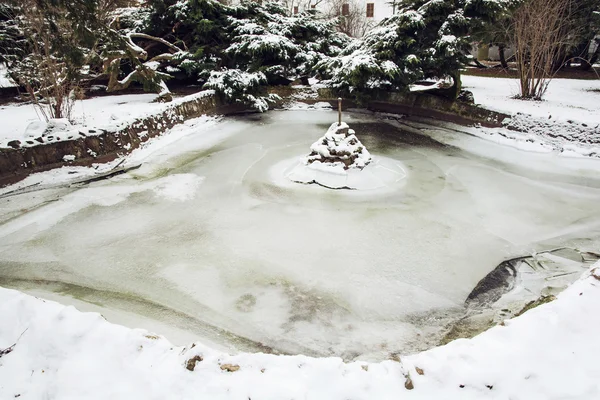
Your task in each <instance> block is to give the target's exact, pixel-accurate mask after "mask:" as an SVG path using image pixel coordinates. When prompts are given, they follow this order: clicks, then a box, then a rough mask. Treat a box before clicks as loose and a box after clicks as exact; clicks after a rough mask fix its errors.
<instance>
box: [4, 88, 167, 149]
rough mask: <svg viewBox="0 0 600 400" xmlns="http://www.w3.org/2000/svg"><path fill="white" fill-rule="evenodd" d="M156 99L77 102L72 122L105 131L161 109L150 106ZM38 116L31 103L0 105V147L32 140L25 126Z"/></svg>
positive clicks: (158, 105)
mask: <svg viewBox="0 0 600 400" xmlns="http://www.w3.org/2000/svg"><path fill="white" fill-rule="evenodd" d="M156 97H157V96H156V94H134V95H119V96H102V97H95V98H91V99H86V100H83V101H78V102H76V103H75V107H74V109H73V119H74V122H75V123H76V124H77V125H79V126H81V127H88V128H93V127H98V128H102V129H109V128H111V127H118V126H122V125H124V124H125V123H127V122H131V121H132V120H134V119H136V118H139V117H143V116H144V115H148V114H151V113H154V112H158V111H160V110H162V109H164V107H165V105H164V104H162V103H153V100H154V99H156ZM40 117H41V116H40V115H39V114H38V111H37V110H36V108H35V107H34V106H33V105H31V104H21V105H17V104H10V105H7V106H0V121H2V129H1V130H0V147H7V143H8V142H9V141H11V140H20V141H21V142H22V143H23V144H24V143H25V141H26V140H32V139H33V138H32V137H28V133H27V127H28V126H29V125H30V124H32V123H34V124H35V123H41V118H40ZM36 133H37V132H36Z"/></svg>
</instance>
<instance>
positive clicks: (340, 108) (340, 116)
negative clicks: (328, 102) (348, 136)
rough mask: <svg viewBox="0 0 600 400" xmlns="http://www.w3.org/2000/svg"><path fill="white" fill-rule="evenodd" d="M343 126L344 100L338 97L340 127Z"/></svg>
mask: <svg viewBox="0 0 600 400" xmlns="http://www.w3.org/2000/svg"><path fill="white" fill-rule="evenodd" d="M340 125H342V98H341V97H338V126H340Z"/></svg>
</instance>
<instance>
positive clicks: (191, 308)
mask: <svg viewBox="0 0 600 400" xmlns="http://www.w3.org/2000/svg"><path fill="white" fill-rule="evenodd" d="M346 119H347V122H348V123H349V124H350V126H352V127H353V129H355V130H356V131H357V132H361V134H360V138H361V141H362V142H363V143H364V144H365V146H366V147H367V148H368V149H369V150H370V152H371V153H372V154H373V156H374V157H375V158H378V157H380V158H386V159H390V160H395V161H397V162H398V163H399V164H400V165H402V166H403V168H405V170H406V178H405V179H402V180H401V185H400V186H401V187H398V188H397V189H398V190H390V191H384V192H378V191H365V192H360V191H333V190H328V189H325V188H322V187H319V186H316V185H298V184H294V183H292V182H290V181H289V180H287V184H282V181H286V179H284V171H285V168H287V167H289V165H290V164H289V162H288V161H289V160H296V161H297V160H298V158H299V157H301V156H302V155H304V154H305V153H306V149H307V148H308V146H309V145H310V144H311V143H313V142H314V141H315V140H316V139H317V138H318V137H320V136H321V135H322V134H323V132H324V131H325V130H326V129H327V127H328V126H329V125H330V123H331V121H332V120H335V112H322V111H320V112H311V111H293V112H292V111H285V112H271V113H268V114H263V115H260V116H248V117H240V118H238V119H226V120H224V121H222V122H221V123H218V124H216V125H213V126H211V128H210V130H209V131H207V130H202V129H200V128H198V132H197V134H195V135H187V136H182V137H181V138H180V139H179V140H178V141H177V142H174V143H173V144H171V145H170V146H168V147H165V148H162V149H161V150H160V151H156V152H155V153H154V154H152V155H151V156H150V158H149V159H148V162H147V163H146V164H144V165H143V166H142V168H140V169H139V170H136V171H132V172H129V173H128V174H125V175H121V176H119V177H115V178H113V179H111V180H108V181H101V182H95V183H92V184H89V185H87V186H85V187H82V188H70V189H68V190H67V189H62V191H60V192H58V194H57V195H56V197H54V198H51V196H50V195H42V194H41V193H44V192H32V193H24V194H21V195H18V196H12V197H7V198H3V199H0V207H1V209H2V210H8V211H10V216H9V217H4V216H2V218H1V219H0V221H3V224H2V225H1V226H0V285H8V286H13V287H25V288H29V289H31V288H32V287H33V286H36V285H47V284H50V283H52V282H54V283H60V284H61V285H63V284H68V285H69V286H68V287H69V288H71V289H69V291H68V292H65V293H63V294H64V295H66V296H72V297H74V298H77V299H82V300H84V301H85V300H86V299H87V300H88V301H90V302H94V303H96V304H98V305H100V306H102V305H104V306H107V307H109V308H115V309H117V308H119V307H121V309H122V310H123V311H130V306H131V305H132V304H134V305H135V312H136V313H139V314H140V315H143V316H144V317H147V318H150V319H154V320H158V321H162V322H167V323H172V322H173V321H174V320H173V319H172V318H173V315H178V316H181V318H178V319H177V320H176V321H175V322H174V323H177V324H180V323H181V322H182V321H184V320H186V319H187V320H189V321H191V323H190V324H188V325H178V328H181V329H184V330H190V331H192V332H194V333H196V334H197V335H199V339H201V338H202V337H203V336H206V337H207V338H208V339H209V340H211V341H213V342H219V343H221V344H224V345H225V346H230V347H232V348H242V347H243V346H242V345H240V343H242V342H243V340H249V341H252V342H254V343H256V344H257V346H256V348H257V349H260V346H268V347H271V348H273V349H274V350H278V351H284V352H289V353H304V354H315V355H327V354H336V355H341V356H343V357H346V358H353V357H355V356H359V355H360V356H361V357H362V358H372V359H373V358H382V357H386V356H387V355H388V354H389V353H390V352H393V351H403V352H405V353H406V352H411V351H416V350H419V349H422V348H426V347H429V346H431V345H432V344H435V343H436V340H437V337H436V334H437V333H438V332H439V329H440V327H441V326H443V325H444V324H445V323H446V321H447V317H449V316H452V315H455V314H456V313H460V312H462V310H463V302H464V300H465V299H466V297H467V295H468V294H469V292H470V291H471V290H472V289H473V287H474V286H475V285H476V283H477V282H478V281H479V280H480V279H481V278H482V277H483V276H485V275H486V274H487V273H488V272H490V271H491V270H492V269H493V268H495V267H496V266H497V265H498V264H499V263H500V261H502V260H503V259H505V258H509V257H512V256H516V255H522V254H523V253H527V252H531V251H535V250H538V251H539V250H544V249H547V248H550V247H557V246H558V245H563V244H567V245H571V246H579V247H583V248H586V247H588V248H590V249H596V250H597V248H598V243H599V241H598V237H599V236H600V215H599V214H598V204H599V203H598V202H599V200H600V179H599V178H598V177H599V176H600V175H599V174H598V172H599V170H600V164H599V163H598V162H597V161H594V160H579V159H575V160H573V159H565V158H561V157H557V156H556V155H553V154H543V153H535V154H532V153H525V152H523V151H518V150H516V149H513V148H509V147H504V146H500V145H497V144H495V143H491V142H487V141H484V140H482V139H479V138H476V137H472V136H468V135H461V134H459V133H456V132H449V131H444V130H442V129H439V130H436V129H433V130H432V131H428V132H425V133H424V134H417V133H411V132H408V131H401V130H400V129H399V128H398V127H396V126H393V125H391V124H387V123H385V122H383V121H379V120H377V119H375V118H374V117H371V116H368V115H358V114H348V115H347V117H346ZM204 137H211V138H213V139H211V140H209V141H206V140H204V139H203V138H204ZM65 191H67V192H66V193H65ZM34 196H38V197H39V199H40V200H39V203H38V204H36V200H35V199H34ZM42 200H43V201H44V203H43V204H42V203H41V202H42ZM9 202H10V203H9ZM13 204H26V205H27V208H28V209H27V210H20V211H19V207H16V206H13ZM8 211H7V212H8ZM60 290H63V289H60ZM60 290H59V289H57V291H58V292H60ZM92 299H93V300H92ZM65 301H66V302H68V299H65ZM121 322H122V321H121ZM202 327H204V328H202ZM224 332H230V333H231V334H225V333H224ZM242 339H243V340H242ZM244 343H246V342H244ZM243 348H247V346H246V347H243Z"/></svg>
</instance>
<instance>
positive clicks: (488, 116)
mask: <svg viewBox="0 0 600 400" xmlns="http://www.w3.org/2000/svg"><path fill="white" fill-rule="evenodd" d="M271 92H274V93H278V94H280V95H281V96H282V98H283V99H284V102H285V101H287V100H290V99H291V98H292V95H293V93H294V89H292V88H288V87H285V88H273V89H272V90H271ZM297 101H305V102H308V103H312V102H316V101H327V102H330V103H332V104H333V103H334V102H335V103H337V98H336V97H335V96H333V95H332V93H331V92H330V91H329V90H325V89H320V90H319V95H318V97H317V98H313V99H310V100H308V99H307V100H297ZM353 105H354V104H353V103H352V102H349V101H346V102H345V108H348V107H352V106H353ZM367 108H368V109H369V110H372V111H380V112H389V113H395V114H403V115H408V116H411V115H414V116H419V117H429V118H436V119H439V120H442V121H448V122H455V123H459V124H463V125H468V124H481V125H483V126H488V127H500V126H502V120H504V118H507V117H509V116H508V115H505V114H500V113H495V112H492V111H488V110H486V109H483V108H480V107H476V106H474V105H470V104H466V103H461V102H457V101H451V100H448V99H445V98H441V97H437V96H432V95H427V94H414V93H408V94H400V93H394V94H391V95H390V96H389V98H388V99H387V100H385V101H373V102H371V103H369V104H368V106H367ZM240 111H244V110H243V109H241V108H240V107H239V106H225V105H223V104H222V103H221V102H220V101H219V100H218V98H217V96H215V95H214V94H207V93H204V94H202V95H191V96H187V97H185V98H181V99H177V100H175V102H174V103H173V104H171V105H169V106H167V107H166V109H165V110H164V111H162V112H161V113H158V114H155V115H151V116H147V117H142V118H139V119H136V120H134V121H133V122H132V123H131V124H129V125H128V126H126V127H124V128H120V129H117V130H114V131H108V130H102V132H101V133H100V134H97V135H94V136H84V135H83V134H81V133H80V135H81V136H82V137H80V138H77V139H72V140H66V141H61V142H53V143H44V144H40V145H37V146H31V147H23V148H17V149H13V148H0V187H2V186H5V185H8V184H11V183H14V182H18V181H19V180H21V179H23V178H25V177H26V176H27V175H29V174H31V173H34V172H41V171H46V170H49V169H53V168H57V167H61V166H63V165H74V166H85V165H91V164H93V163H103V162H108V161H112V160H114V159H116V158H117V157H119V156H122V155H124V154H126V153H128V152H131V151H132V150H134V149H136V148H138V147H139V146H140V145H141V144H142V143H144V142H146V141H147V140H149V139H150V138H153V137H156V136H159V135H161V134H162V133H164V132H165V131H166V130H167V129H170V128H172V127H173V126H175V125H176V124H179V123H182V122H183V121H186V120H188V119H191V118H197V117H200V116H202V115H206V114H225V115H226V114H232V113H235V112H240ZM67 155H69V156H71V155H72V156H75V160H74V161H68V162H67V161H65V160H64V159H63V158H64V157H65V156H67Z"/></svg>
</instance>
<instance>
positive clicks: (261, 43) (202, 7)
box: [143, 0, 349, 110]
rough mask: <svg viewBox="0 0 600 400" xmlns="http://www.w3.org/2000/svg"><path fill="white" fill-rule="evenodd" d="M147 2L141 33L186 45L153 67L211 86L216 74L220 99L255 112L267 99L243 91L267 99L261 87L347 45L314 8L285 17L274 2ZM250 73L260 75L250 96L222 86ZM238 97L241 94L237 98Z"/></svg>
mask: <svg viewBox="0 0 600 400" xmlns="http://www.w3.org/2000/svg"><path fill="white" fill-rule="evenodd" d="M149 5H150V14H149V16H148V18H147V21H146V22H145V23H144V24H143V25H144V27H145V28H144V29H145V30H144V32H145V33H147V34H149V35H152V36H153V37H157V38H162V39H163V40H168V41H169V42H171V43H173V44H174V45H177V46H178V47H180V48H181V49H185V51H184V52H181V53H179V54H177V55H175V56H174V57H172V58H170V59H165V60H159V63H160V64H159V66H158V68H157V71H159V72H162V73H167V74H169V75H172V76H173V77H174V78H175V79H178V80H181V81H184V82H186V83H192V82H198V83H200V84H203V85H204V87H205V88H213V87H215V85H217V84H216V79H217V78H216V77H217V76H218V77H219V78H218V79H217V80H218V85H217V86H219V87H220V89H217V91H218V92H219V91H220V93H223V97H224V99H225V100H227V101H229V102H234V103H235V102H238V100H241V101H243V102H244V103H246V104H255V105H256V106H257V109H259V110H263V109H264V105H265V104H266V103H265V102H264V101H252V99H251V98H248V97H247V95H250V96H253V97H254V98H256V99H261V98H263V100H264V99H266V97H265V96H259V95H258V93H259V92H261V91H262V92H264V89H265V87H266V86H268V85H288V84H290V83H291V82H293V81H294V80H296V79H298V78H307V77H308V76H310V75H311V74H312V73H313V72H314V66H315V65H316V64H317V63H318V62H320V61H322V60H323V59H325V58H326V57H331V56H334V55H336V54H339V52H340V51H341V49H343V48H344V47H345V46H346V45H347V44H348V43H349V38H348V37H347V36H346V35H343V34H340V33H339V32H337V31H336V29H335V23H334V22H331V21H325V20H322V19H320V17H319V16H318V15H317V13H316V12H310V13H303V14H301V15H297V16H293V17H290V16H288V15H287V12H286V10H285V9H283V8H282V7H281V6H280V5H279V4H278V3H273V2H266V3H264V4H259V3H258V2H247V3H242V4H240V5H236V6H227V5H224V4H221V3H219V2H217V1H214V0H179V1H175V0H151V1H149ZM153 51H154V49H149V58H150V59H151V58H152V57H156V56H157V55H158V54H157V53H154V52H153ZM224 70H232V71H234V72H231V73H225V72H224ZM213 71H219V72H218V73H216V74H215V73H213ZM251 76H254V77H258V76H261V77H264V79H258V85H259V86H263V88H262V89H261V90H255V89H256V88H253V89H252V90H253V91H254V92H253V93H252V94H249V93H242V92H241V91H240V90H239V88H237V87H232V88H231V90H229V91H227V90H224V87H223V85H226V84H230V83H231V84H237V83H238V82H243V81H244V79H245V77H251ZM221 78H224V79H221ZM225 78H227V79H225ZM238 78H239V80H238ZM226 92H231V95H225V93H226ZM237 95H242V96H244V97H243V98H239V99H238V98H236V96H237Z"/></svg>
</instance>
